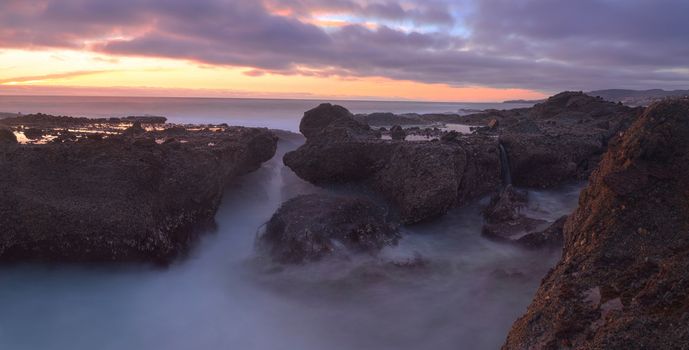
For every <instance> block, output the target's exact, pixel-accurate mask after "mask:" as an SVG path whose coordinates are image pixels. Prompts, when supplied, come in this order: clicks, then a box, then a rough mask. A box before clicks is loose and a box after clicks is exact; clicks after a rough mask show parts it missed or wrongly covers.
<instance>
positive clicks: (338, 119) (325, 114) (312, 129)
mask: <svg viewBox="0 0 689 350" xmlns="http://www.w3.org/2000/svg"><path fill="white" fill-rule="evenodd" d="M335 130H340V131H342V132H344V133H350V132H351V133H352V134H351V135H353V134H357V133H360V132H361V133H364V134H367V133H368V132H370V131H371V128H370V127H369V126H368V125H366V124H364V123H361V122H358V121H356V120H355V119H354V116H353V115H352V113H350V112H349V111H348V110H347V109H346V108H344V107H342V106H338V105H332V104H330V103H323V104H321V105H319V106H318V107H316V108H314V109H312V110H309V111H307V112H306V113H304V117H303V118H302V119H301V122H300V123H299V131H300V132H301V133H302V134H303V135H304V136H305V137H306V138H313V137H316V136H318V135H319V134H320V133H322V132H330V133H331V134H335V133H336V131H335ZM348 135H349V134H348ZM348 135H345V136H348ZM351 135H350V136H351Z"/></svg>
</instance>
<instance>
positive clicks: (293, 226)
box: [259, 194, 399, 264]
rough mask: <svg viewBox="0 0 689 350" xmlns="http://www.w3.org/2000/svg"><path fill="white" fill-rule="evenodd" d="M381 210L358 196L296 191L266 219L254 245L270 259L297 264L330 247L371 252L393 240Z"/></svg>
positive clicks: (323, 253)
mask: <svg viewBox="0 0 689 350" xmlns="http://www.w3.org/2000/svg"><path fill="white" fill-rule="evenodd" d="M385 214H386V210H385V208H383V207H380V206H378V205H376V204H375V203H373V202H371V201H369V200H367V199H364V198H360V197H343V196H334V195H321V194H312V195H302V196H299V197H296V198H293V199H290V200H289V201H287V202H285V203H284V204H283V205H282V206H281V207H280V209H278V211H277V212H276V213H275V214H274V215H273V217H272V218H271V219H270V221H268V223H267V224H266V227H265V232H264V233H263V234H262V235H261V236H260V237H259V247H261V248H262V249H264V250H265V251H266V252H267V253H268V254H269V255H270V256H271V257H272V258H273V260H275V261H277V262H280V263H288V264H298V263H304V262H309V261H316V260H320V259H322V258H324V257H325V256H328V255H330V254H333V253H334V252H336V251H341V250H344V249H346V250H349V251H354V252H365V253H375V252H377V251H379V250H380V249H382V248H383V247H385V246H388V245H394V244H396V243H397V240H398V239H399V235H398V233H397V229H396V227H395V226H394V225H392V224H390V223H388V222H387V221H386V219H385Z"/></svg>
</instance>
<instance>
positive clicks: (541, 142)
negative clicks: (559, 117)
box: [500, 134, 606, 188]
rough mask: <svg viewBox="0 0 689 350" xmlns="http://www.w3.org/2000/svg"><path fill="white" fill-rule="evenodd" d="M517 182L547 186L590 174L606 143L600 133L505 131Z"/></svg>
mask: <svg viewBox="0 0 689 350" xmlns="http://www.w3.org/2000/svg"><path fill="white" fill-rule="evenodd" d="M500 143H501V144H502V145H503V146H504V147H505V150H506V151H507V153H508V157H509V163H510V172H511V174H512V181H513V183H514V184H515V185H518V186H523V187H536V188H545V187H553V186H556V185H559V184H562V183H563V182H566V181H572V180H576V179H579V180H582V179H585V178H587V177H588V175H589V174H590V172H591V171H592V170H593V169H594V168H595V166H596V165H597V163H596V162H595V160H596V159H598V158H596V157H598V156H600V154H602V153H603V152H604V151H605V149H606V144H605V143H604V142H603V139H601V138H600V137H599V136H597V135H558V136H547V135H541V134H505V135H501V136H500Z"/></svg>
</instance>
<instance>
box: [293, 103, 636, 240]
mask: <svg viewBox="0 0 689 350" xmlns="http://www.w3.org/2000/svg"><path fill="white" fill-rule="evenodd" d="M639 113H640V109H632V108H629V107H625V106H621V105H618V104H615V103H611V102H606V101H603V100H602V99H600V98H595V97H590V96H587V95H585V94H583V93H580V92H564V93H561V94H558V95H555V96H553V97H551V98H550V99H548V100H547V101H545V102H543V103H540V104H538V105H536V106H534V107H533V108H522V109H514V110H508V111H496V110H489V111H486V112H482V113H478V114H472V115H468V116H464V117H461V118H463V119H462V120H463V121H462V123H464V124H467V125H477V128H476V129H475V130H476V131H475V132H474V134H471V135H466V134H460V133H458V132H455V131H440V130H437V132H433V129H419V130H418V131H415V128H407V129H402V128H400V127H399V126H396V127H394V128H393V130H394V133H395V135H394V137H392V136H393V135H392V133H393V132H390V135H391V136H390V138H391V139H394V140H402V138H401V134H402V132H404V133H405V134H406V135H407V141H405V142H390V141H389V140H381V139H380V136H379V135H378V133H377V131H373V130H371V129H370V128H369V127H367V126H366V125H364V124H363V123H361V122H360V121H359V120H355V118H354V116H352V115H351V113H349V112H348V111H347V110H346V109H344V108H342V107H340V106H333V105H329V104H324V105H321V106H319V107H318V108H315V109H313V110H311V111H309V112H307V113H305V115H304V119H303V120H302V129H304V130H302V132H303V133H304V135H305V136H306V137H307V142H306V144H305V145H304V146H303V147H301V148H299V149H298V150H297V151H295V152H291V153H289V154H287V155H286V156H285V158H284V161H285V164H286V165H287V166H289V167H290V168H291V169H292V170H294V171H295V172H296V173H297V175H299V176H300V177H301V178H303V179H305V180H307V181H310V182H312V183H315V184H320V185H324V184H332V183H364V184H366V185H368V186H369V187H370V188H372V189H374V190H376V191H377V192H379V193H381V194H382V195H384V196H385V197H386V198H388V200H390V201H391V203H392V204H393V205H394V206H395V208H396V209H398V210H399V212H400V215H401V220H402V221H403V222H404V223H415V222H419V221H423V220H426V219H428V218H431V217H433V216H437V215H441V214H443V213H444V212H445V211H446V210H447V209H448V208H450V207H452V206H457V205H463V204H465V203H466V202H467V201H470V200H474V199H476V198H479V197H481V196H484V195H487V194H489V193H491V192H494V191H495V190H497V189H498V188H499V185H500V183H501V182H502V183H505V181H509V183H510V184H512V183H513V184H514V185H515V186H519V187H527V188H529V187H531V188H548V187H554V186H558V185H561V184H563V183H566V182H569V181H576V180H582V179H585V178H587V177H588V176H589V174H590V173H591V171H592V170H593V169H595V167H596V166H597V164H598V162H599V160H600V157H601V155H602V154H603V153H604V152H605V150H606V149H607V147H608V145H609V144H610V143H611V142H612V143H614V139H615V138H616V136H618V135H619V133H620V132H621V131H622V130H624V129H626V128H627V127H628V125H629V124H630V123H631V121H632V120H634V118H636V117H637V115H638V114H639ZM383 117H385V118H384V119H385V120H393V119H392V117H391V116H382V115H381V116H378V119H380V118H383ZM405 117H409V115H405ZM446 117H447V116H446ZM455 117H456V118H455V119H453V121H454V122H457V118H460V117H459V116H455ZM359 119H361V118H359ZM603 124H605V125H603ZM481 125H483V126H481ZM400 129H401V130H400ZM424 130H426V131H424ZM424 132H425V133H426V134H428V135H434V136H433V137H435V139H432V140H431V139H430V138H429V141H416V140H415V141H410V138H411V137H412V136H414V135H417V134H420V135H424ZM410 135H412V136H410ZM498 146H500V147H501V148H502V150H500V151H498ZM501 174H502V177H503V179H501V178H500V177H501ZM506 175H507V177H509V180H506V179H505V177H506ZM525 224H527V223H526V222H525ZM533 224H536V223H534V222H532V223H528V225H525V228H526V227H529V228H531V227H533V226H534V225H533ZM536 226H538V225H536ZM516 227H518V225H513V226H512V228H516Z"/></svg>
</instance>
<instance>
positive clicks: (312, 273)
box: [0, 144, 581, 350]
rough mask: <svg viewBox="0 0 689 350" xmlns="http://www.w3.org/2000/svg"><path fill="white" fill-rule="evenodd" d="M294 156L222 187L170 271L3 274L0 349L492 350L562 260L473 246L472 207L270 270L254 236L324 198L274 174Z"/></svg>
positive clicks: (535, 211) (543, 201) (542, 203)
mask: <svg viewBox="0 0 689 350" xmlns="http://www.w3.org/2000/svg"><path fill="white" fill-rule="evenodd" d="M293 147H295V145H285V144H281V147H280V151H279V154H278V155H277V156H276V157H275V158H274V159H273V160H271V161H270V162H268V163H266V164H265V165H264V166H263V167H262V168H261V169H259V170H258V171H256V172H255V173H252V174H249V175H247V176H245V177H243V178H241V179H239V180H238V181H237V182H236V183H233V184H231V185H230V186H229V188H228V191H227V193H226V196H225V198H224V201H223V204H222V206H221V207H220V209H219V211H218V214H217V217H216V219H217V223H218V227H217V230H216V231H214V232H211V233H208V234H206V235H204V236H203V238H202V240H201V242H200V243H199V244H198V245H197V246H196V247H195V248H194V249H193V251H192V252H191V253H190V256H188V257H185V258H182V259H180V260H179V261H178V262H177V263H175V264H174V265H173V266H170V267H169V268H166V269H161V268H155V267H150V266H139V265H127V266H118V267H114V266H110V267H84V266H54V265H51V266H46V265H20V266H9V267H8V266H4V267H0V349H12V350H22V349H65V350H67V349H69V350H79V349H84V350H85V349H89V350H91V349H130V350H131V349H243V350H247V349H266V350H281V349H284V350H288V349H289V350H310V349H333V350H338V349H342V350H344V349H438V350H440V349H496V348H498V347H499V346H500V345H501V344H502V342H503V341H504V338H505V335H506V333H507V331H508V329H509V327H510V325H511V324H512V322H513V321H514V320H515V319H516V318H517V317H518V316H519V315H520V314H522V313H523V312H524V310H525V308H526V306H527V305H528V304H529V302H530V300H531V298H532V296H533V293H534V292H535V290H536V288H537V287H538V284H539V281H540V279H541V278H542V277H543V275H544V274H545V273H546V272H547V270H548V269H549V268H550V267H551V266H553V265H554V263H555V262H556V261H557V259H558V257H559V251H545V252H543V251H541V252H534V251H525V250H521V249H518V248H515V247H513V246H510V245H505V244H499V243H495V242H491V241H488V240H486V239H484V238H482V237H481V235H480V229H481V224H482V219H481V216H480V204H476V205H472V206H469V207H465V208H460V209H454V210H452V211H451V212H450V213H449V214H448V215H446V216H445V217H443V218H441V219H439V220H436V221H433V222H432V223H428V224H422V225H416V226H412V227H407V228H403V229H402V233H403V235H404V238H403V239H402V240H401V242H400V244H399V246H397V247H394V248H388V249H386V250H384V251H383V252H382V253H381V254H379V255H378V256H376V257H374V256H368V255H360V256H351V257H349V258H346V259H345V258H342V257H337V258H332V259H326V260H324V261H322V262H319V263H314V264H309V265H304V266H292V267H277V266H274V265H271V264H269V263H267V262H266V260H265V259H262V258H261V257H260V255H258V253H256V251H255V247H254V242H255V235H256V232H257V230H258V228H259V227H260V226H261V225H262V224H263V223H264V222H265V221H266V220H268V218H270V216H271V215H272V213H273V212H274V211H275V210H276V209H277V208H278V207H279V205H280V203H282V202H283V201H284V200H286V199H288V198H291V197H293V196H295V195H298V194H302V193H312V192H317V191H323V189H318V188H316V187H314V186H312V185H310V184H308V183H305V182H303V181H301V180H300V179H298V178H297V177H296V175H294V174H293V173H292V172H291V171H290V170H289V169H288V168H286V167H284V166H283V165H282V162H281V154H282V153H284V151H285V150H286V149H287V148H293ZM580 188H581V186H580V185H571V186H565V187H563V188H562V189H560V190H557V191H532V192H530V196H531V200H532V202H531V205H530V207H529V208H528V210H529V212H530V215H532V216H538V217H541V218H546V219H548V220H554V219H556V218H557V217H559V216H561V215H563V214H567V213H569V212H570V211H571V210H572V209H573V207H574V206H575V204H576V200H577V197H578V193H579V190H580ZM419 261H422V262H423V263H422V264H414V262H419Z"/></svg>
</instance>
